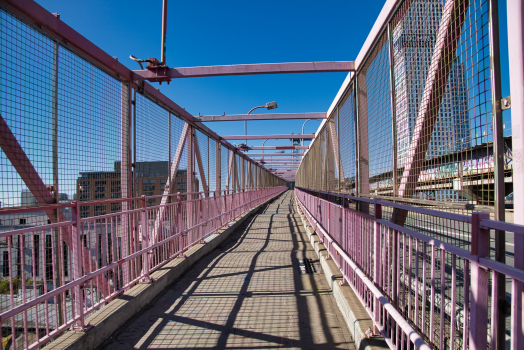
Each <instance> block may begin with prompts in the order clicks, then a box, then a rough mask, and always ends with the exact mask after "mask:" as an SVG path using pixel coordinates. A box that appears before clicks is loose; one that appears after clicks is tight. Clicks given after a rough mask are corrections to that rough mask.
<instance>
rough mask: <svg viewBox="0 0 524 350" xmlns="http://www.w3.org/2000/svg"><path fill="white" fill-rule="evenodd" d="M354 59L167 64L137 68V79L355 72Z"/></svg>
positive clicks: (157, 79)
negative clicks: (195, 65) (198, 64)
mask: <svg viewBox="0 0 524 350" xmlns="http://www.w3.org/2000/svg"><path fill="white" fill-rule="evenodd" d="M353 71H355V63H354V62H353V61H328V62H289V63H257V64H236V65H227V66H205V67H180V68H168V67H165V66H158V67H148V69H144V70H135V71H133V73H135V74H136V78H135V77H134V80H135V81H138V80H149V81H150V82H155V81H169V80H171V79H179V78H199V77H220V76H228V75H258V74H285V73H326V72H353Z"/></svg>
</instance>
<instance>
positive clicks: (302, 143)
mask: <svg viewBox="0 0 524 350" xmlns="http://www.w3.org/2000/svg"><path fill="white" fill-rule="evenodd" d="M310 120H316V121H319V122H321V123H322V120H320V119H308V120H306V121H305V122H304V124H302V135H304V126H306V123H307V122H308V121H310ZM300 145H301V146H304V139H302V142H301V143H300Z"/></svg>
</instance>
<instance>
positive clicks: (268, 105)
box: [244, 101, 278, 146]
mask: <svg viewBox="0 0 524 350" xmlns="http://www.w3.org/2000/svg"><path fill="white" fill-rule="evenodd" d="M277 107H278V106H277V101H273V102H268V103H266V104H265V105H264V106H257V107H253V108H251V110H250V111H249V112H247V114H249V113H251V112H253V111H254V110H255V109H257V108H267V109H268V110H269V109H275V108H277ZM244 135H246V136H247V120H244ZM246 146H247V138H246Z"/></svg>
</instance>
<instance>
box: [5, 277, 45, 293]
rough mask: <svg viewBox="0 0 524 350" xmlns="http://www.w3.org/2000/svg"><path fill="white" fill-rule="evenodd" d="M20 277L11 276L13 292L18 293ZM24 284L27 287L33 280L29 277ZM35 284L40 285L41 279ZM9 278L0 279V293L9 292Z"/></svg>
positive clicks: (31, 285)
mask: <svg viewBox="0 0 524 350" xmlns="http://www.w3.org/2000/svg"><path fill="white" fill-rule="evenodd" d="M21 282H22V279H21V278H20V277H15V278H13V294H15V295H16V294H18V289H19V288H21V287H22V283H21ZM25 285H26V286H27V287H29V288H32V287H33V280H32V279H31V278H30V279H28V280H27V281H26V282H25ZM36 285H37V286H39V285H42V281H36ZM9 293H10V290H9V280H8V279H2V280H0V294H9Z"/></svg>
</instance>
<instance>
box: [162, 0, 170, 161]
mask: <svg viewBox="0 0 524 350" xmlns="http://www.w3.org/2000/svg"><path fill="white" fill-rule="evenodd" d="M166 45H167V0H164V2H163V4H162V57H161V59H160V61H161V63H162V64H163V65H166V52H167V47H166ZM170 159H171V158H170Z"/></svg>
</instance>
